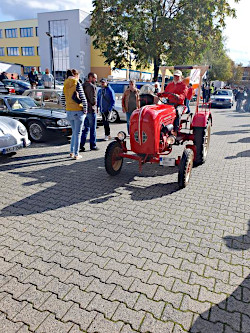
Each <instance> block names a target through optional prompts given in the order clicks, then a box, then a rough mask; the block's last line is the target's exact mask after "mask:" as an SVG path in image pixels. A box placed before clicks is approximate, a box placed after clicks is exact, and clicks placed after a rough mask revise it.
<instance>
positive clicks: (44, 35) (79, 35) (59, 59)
mask: <svg viewBox="0 0 250 333" xmlns="http://www.w3.org/2000/svg"><path fill="white" fill-rule="evenodd" d="M89 25H90V15H89V13H86V12H84V11H82V10H80V9H73V10H66V11H58V12H45V13H39V14H38V36H39V42H40V43H39V45H40V49H39V50H40V58H41V68H42V70H44V69H45V68H50V70H51V72H52V61H51V59H52V57H51V40H52V43H53V58H54V66H55V72H56V73H57V77H59V78H60V76H61V77H62V78H63V77H64V75H65V72H66V71H67V69H69V68H75V69H78V70H79V71H80V76H81V77H85V76H86V75H87V74H88V73H89V72H90V65H91V64H90V56H91V52H90V46H91V41H90V37H89V35H88V34H87V33H86V28H88V27H89ZM48 34H49V35H50V36H52V37H50V36H49V35H48Z"/></svg>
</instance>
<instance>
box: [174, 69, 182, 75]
mask: <svg viewBox="0 0 250 333" xmlns="http://www.w3.org/2000/svg"><path fill="white" fill-rule="evenodd" d="M174 75H176V76H182V71H180V70H179V69H177V70H176V71H174Z"/></svg>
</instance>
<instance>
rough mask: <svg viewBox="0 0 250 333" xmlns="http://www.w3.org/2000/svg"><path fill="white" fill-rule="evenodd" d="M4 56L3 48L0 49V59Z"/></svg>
mask: <svg viewBox="0 0 250 333" xmlns="http://www.w3.org/2000/svg"><path fill="white" fill-rule="evenodd" d="M3 56H4V47H0V57H3Z"/></svg>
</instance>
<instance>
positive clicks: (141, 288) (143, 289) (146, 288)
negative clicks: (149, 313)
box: [129, 279, 157, 299]
mask: <svg viewBox="0 0 250 333" xmlns="http://www.w3.org/2000/svg"><path fill="white" fill-rule="evenodd" d="M129 290H130V291H132V292H134V291H135V292H139V293H142V294H145V295H146V296H147V297H148V298H151V299H152V298H153V297H154V294H155V292H156V290H157V285H156V284H146V283H143V282H141V281H140V280H138V279H135V280H134V282H133V283H132V285H131V286H130V288H129Z"/></svg>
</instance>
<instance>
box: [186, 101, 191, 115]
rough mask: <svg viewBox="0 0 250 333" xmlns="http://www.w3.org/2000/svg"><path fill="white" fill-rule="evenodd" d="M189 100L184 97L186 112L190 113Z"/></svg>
mask: <svg viewBox="0 0 250 333" xmlns="http://www.w3.org/2000/svg"><path fill="white" fill-rule="evenodd" d="M189 105H190V100H189V99H186V107H187V109H188V110H187V113H190V106H189Z"/></svg>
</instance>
